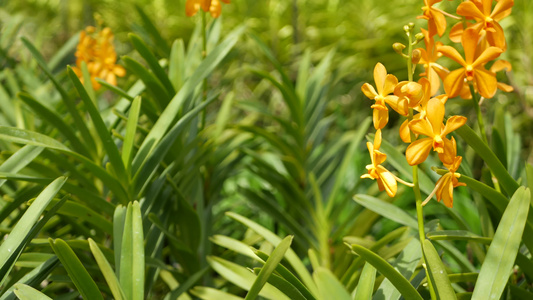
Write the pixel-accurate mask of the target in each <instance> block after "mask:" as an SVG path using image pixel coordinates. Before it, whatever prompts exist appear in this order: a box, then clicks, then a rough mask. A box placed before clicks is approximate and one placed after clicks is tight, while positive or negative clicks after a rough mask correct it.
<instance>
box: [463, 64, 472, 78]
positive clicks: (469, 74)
mask: <svg viewBox="0 0 533 300" xmlns="http://www.w3.org/2000/svg"><path fill="white" fill-rule="evenodd" d="M465 69H466V71H465V73H466V80H468V81H472V80H474V68H473V67H472V65H468V66H466V68H465Z"/></svg>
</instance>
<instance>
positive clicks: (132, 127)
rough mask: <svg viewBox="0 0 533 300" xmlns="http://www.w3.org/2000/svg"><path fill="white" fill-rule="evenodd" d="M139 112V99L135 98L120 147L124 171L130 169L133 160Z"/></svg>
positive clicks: (138, 97)
mask: <svg viewBox="0 0 533 300" xmlns="http://www.w3.org/2000/svg"><path fill="white" fill-rule="evenodd" d="M140 110H141V97H140V96H137V97H135V99H133V102H132V103H131V107H130V113H129V117H128V123H127V125H126V135H125V136H124V145H123V146H122V162H123V163H124V165H125V166H126V171H127V172H129V171H130V169H131V161H132V159H133V146H134V142H135V133H136V131H137V123H138V121H139V113H140Z"/></svg>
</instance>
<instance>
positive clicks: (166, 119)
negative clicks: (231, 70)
mask: <svg viewBox="0 0 533 300" xmlns="http://www.w3.org/2000/svg"><path fill="white" fill-rule="evenodd" d="M243 30H244V27H238V28H237V29H235V30H233V31H232V32H231V33H230V34H229V35H228V36H227V38H226V39H225V40H224V41H223V42H222V43H221V44H220V45H218V46H217V47H216V48H215V49H213V51H212V52H211V53H209V55H208V56H207V57H206V58H205V60H204V61H203V62H202V63H201V64H200V66H199V67H198V68H197V69H196V71H195V72H194V74H193V75H192V76H191V77H190V78H189V79H188V80H187V81H186V82H185V83H184V84H183V87H182V88H181V89H180V90H179V92H178V93H177V94H176V95H175V96H174V98H172V100H171V101H170V103H169V104H168V105H167V106H166V107H165V110H164V111H163V112H162V113H161V116H160V117H159V119H158V120H157V122H156V123H155V124H154V126H153V127H152V129H151V130H150V132H149V133H148V135H147V136H146V138H145V139H144V141H143V143H142V144H141V147H140V148H139V151H138V152H137V155H136V156H135V158H134V160H133V168H132V170H133V174H136V173H137V172H138V171H139V169H140V168H141V167H142V166H143V164H144V161H145V160H146V159H147V157H148V156H149V155H150V153H151V152H152V151H153V150H154V148H155V147H156V146H157V145H158V144H159V141H160V140H161V139H162V138H163V136H164V135H165V134H166V132H167V131H168V129H169V128H170V127H171V126H172V125H173V124H174V121H175V119H176V118H177V117H178V116H179V115H180V113H179V112H180V110H182V106H183V103H184V102H185V100H186V99H187V98H188V97H189V96H190V95H191V94H192V93H193V92H194V90H195V89H196V87H197V86H198V85H199V84H200V83H201V82H202V81H203V80H204V78H206V77H207V76H208V75H209V74H210V73H211V72H212V71H213V70H214V69H215V67H216V66H218V64H219V63H220V62H221V61H222V59H223V58H224V57H225V56H226V55H227V54H228V53H229V51H230V50H231V48H233V46H234V45H235V44H236V43H237V41H238V39H239V36H240V35H241V33H242V32H243Z"/></svg>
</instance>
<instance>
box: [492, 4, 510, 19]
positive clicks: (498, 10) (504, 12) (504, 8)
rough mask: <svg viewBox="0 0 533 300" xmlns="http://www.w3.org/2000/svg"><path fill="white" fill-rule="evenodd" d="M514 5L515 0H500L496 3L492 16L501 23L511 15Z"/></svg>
mask: <svg viewBox="0 0 533 300" xmlns="http://www.w3.org/2000/svg"><path fill="white" fill-rule="evenodd" d="M513 5H514V0H500V1H498V3H496V6H494V10H492V13H491V14H490V16H491V17H492V18H493V19H494V20H497V21H499V20H501V19H503V18H504V17H506V16H508V15H509V14H510V13H511V9H512V8H513Z"/></svg>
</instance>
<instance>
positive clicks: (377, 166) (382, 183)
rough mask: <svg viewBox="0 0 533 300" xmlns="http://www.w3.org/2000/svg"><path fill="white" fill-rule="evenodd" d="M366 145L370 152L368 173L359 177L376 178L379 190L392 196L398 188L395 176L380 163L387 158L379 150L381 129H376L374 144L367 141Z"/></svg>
mask: <svg viewBox="0 0 533 300" xmlns="http://www.w3.org/2000/svg"><path fill="white" fill-rule="evenodd" d="M366 146H367V148H368V151H369V152H370V159H371V161H372V164H370V165H367V166H366V169H367V170H368V174H364V175H362V176H361V178H370V179H372V180H374V179H376V180H377V181H378V187H379V190H380V191H383V190H385V191H386V192H387V195H389V197H394V196H395V195H396V191H397V190H398V184H397V183H396V177H395V176H394V175H392V173H391V172H390V171H389V170H387V169H385V167H383V166H382V165H381V164H382V163H384V162H385V160H386V159H387V154H385V153H383V152H381V151H379V147H380V146H381V130H380V129H378V131H376V135H375V136H374V144H372V143H370V142H367V143H366Z"/></svg>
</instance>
